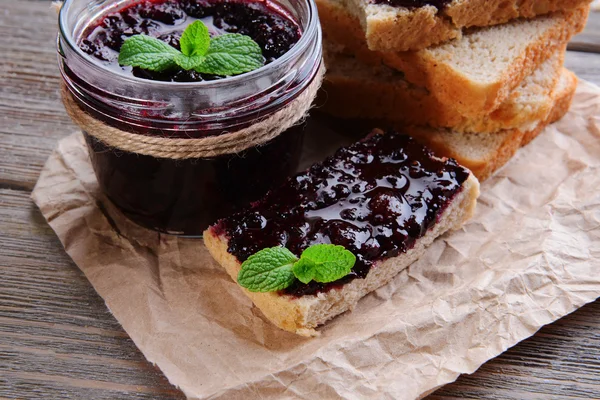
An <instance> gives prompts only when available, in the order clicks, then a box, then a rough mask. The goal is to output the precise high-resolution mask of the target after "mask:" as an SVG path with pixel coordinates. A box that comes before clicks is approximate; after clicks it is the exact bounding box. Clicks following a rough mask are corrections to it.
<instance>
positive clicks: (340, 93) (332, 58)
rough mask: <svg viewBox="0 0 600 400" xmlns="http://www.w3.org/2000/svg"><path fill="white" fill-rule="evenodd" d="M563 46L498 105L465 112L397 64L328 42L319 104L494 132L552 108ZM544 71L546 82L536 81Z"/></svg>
mask: <svg viewBox="0 0 600 400" xmlns="http://www.w3.org/2000/svg"><path fill="white" fill-rule="evenodd" d="M565 51H566V48H563V49H561V51H560V52H558V53H557V54H555V55H554V56H553V57H552V58H550V59H549V60H547V61H546V62H545V63H544V64H543V65H542V66H541V67H540V69H541V72H540V73H539V74H536V75H533V76H531V77H530V78H526V79H525V80H524V81H523V85H522V86H521V87H519V88H517V89H516V90H515V91H513V92H512V93H511V94H510V96H509V98H508V99H507V100H506V101H505V102H504V103H502V104H501V105H500V107H498V109H496V110H494V111H493V112H491V113H490V112H482V113H480V114H479V115H477V116H476V117H470V118H467V117H464V116H462V115H460V114H459V113H458V112H457V111H456V110H455V109H454V107H452V106H448V105H447V104H444V103H442V102H440V101H439V100H438V99H437V98H436V97H435V96H433V95H432V94H431V93H430V92H429V91H428V90H427V89H425V88H423V87H419V86H416V85H412V84H410V83H409V82H407V81H406V80H405V79H403V77H402V75H401V74H400V73H397V72H395V71H394V70H393V69H390V68H388V67H385V66H368V65H365V64H363V63H361V62H360V61H358V60H356V59H353V58H351V57H349V56H346V55H341V54H338V53H335V52H334V51H331V50H330V49H328V48H327V46H326V49H325V52H324V57H325V64H326V66H327V75H326V77H325V80H324V82H323V87H322V90H321V93H320V100H319V104H323V106H322V108H321V110H322V111H324V112H326V113H329V114H331V115H333V116H336V117H340V118H364V119H376V120H381V119H383V120H387V121H391V122H393V123H395V124H406V125H427V126H431V127H434V128H451V129H452V130H453V131H456V132H467V133H480V132H486V133H494V132H498V131H501V130H506V129H514V128H524V127H526V126H529V125H531V124H533V123H537V121H539V120H541V119H544V118H546V116H547V115H548V114H549V113H550V110H551V109H552V107H553V105H554V99H553V98H552V91H553V89H554V87H555V86H556V84H557V82H558V79H559V77H560V76H561V73H562V69H563V68H562V65H563V62H564V56H565ZM542 67H543V68H542ZM536 72H538V71H536ZM542 74H544V76H543V84H544V85H546V86H545V87H540V84H539V83H537V82H536V79H540V77H539V76H538V75H542ZM542 92H543V93H542ZM536 95H537V96H536ZM531 97H535V99H531Z"/></svg>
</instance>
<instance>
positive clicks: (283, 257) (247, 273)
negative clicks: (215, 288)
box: [237, 247, 298, 292]
mask: <svg viewBox="0 0 600 400" xmlns="http://www.w3.org/2000/svg"><path fill="white" fill-rule="evenodd" d="M296 261H298V258H297V257H296V256H295V255H294V254H293V253H292V252H291V251H289V250H288V249H286V248H285V247H271V248H267V249H262V250H260V251H259V252H257V253H255V254H253V255H251V256H250V257H248V259H247V260H246V261H244V262H243V263H242V269H241V270H240V272H239V274H238V279H237V281H238V283H239V284H240V286H242V287H245V288H246V289H248V290H249V291H251V292H275V291H277V290H282V289H285V288H286V287H288V286H290V285H291V284H292V283H294V280H295V279H296V277H295V276H294V273H293V272H292V267H293V266H294V263H295V262H296Z"/></svg>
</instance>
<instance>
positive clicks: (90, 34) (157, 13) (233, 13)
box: [79, 0, 301, 82]
mask: <svg viewBox="0 0 600 400" xmlns="http://www.w3.org/2000/svg"><path fill="white" fill-rule="evenodd" d="M197 20H201V21H202V22H203V23H204V24H205V25H206V26H207V27H208V28H209V33H210V35H211V37H214V36H219V35H222V34H224V33H239V34H242V35H247V36H250V37H251V38H252V39H253V40H254V41H255V42H256V43H258V45H259V46H260V48H261V49H262V52H263V56H264V58H265V63H267V64H268V63H271V62H273V61H275V60H276V59H277V58H279V57H281V56H282V55H283V54H285V53H286V52H287V51H288V50H290V49H291V48H292V46H293V45H294V44H295V43H296V42H298V40H299V39H300V35H301V32H300V28H299V27H298V24H297V23H296V22H295V21H293V19H291V17H290V16H287V15H286V14H285V12H284V11H283V9H281V8H278V7H276V5H275V3H269V2H267V1H252V0H240V1H235V0H234V1H231V0H167V1H165V0H162V1H161V0H156V1H143V2H141V3H136V4H133V5H130V6H129V7H127V8H124V9H122V10H120V11H118V12H114V13H110V14H108V15H105V16H104V17H102V18H101V20H100V21H98V22H97V23H96V24H93V25H91V26H90V27H89V28H88V29H87V30H86V31H85V32H84V34H83V39H82V40H81V41H80V43H79V47H80V48H81V49H82V50H83V51H84V52H86V53H87V54H89V55H91V56H93V57H94V58H96V59H97V60H99V61H101V62H102V63H103V64H104V65H106V67H108V68H112V69H114V70H115V71H119V72H122V73H125V74H133V75H134V76H137V77H139V78H145V79H151V80H160V81H174V82H197V81H202V80H213V79H221V78H224V77H222V76H215V75H206V74H201V73H198V72H196V71H193V70H190V71H185V70H182V69H178V68H174V69H172V70H168V71H163V72H153V71H148V70H143V69H141V68H132V67H128V66H120V65H119V63H118V61H117V60H118V57H119V51H120V49H121V46H122V45H123V42H124V41H125V39H127V38H128V37H130V36H133V35H139V34H143V35H148V36H152V37H154V38H157V39H159V40H162V41H163V42H165V43H167V44H169V45H170V46H172V47H174V48H176V49H177V50H180V46H179V41H180V39H181V35H182V33H183V31H184V30H185V28H186V27H187V26H188V25H190V24H191V23H192V22H194V21H197Z"/></svg>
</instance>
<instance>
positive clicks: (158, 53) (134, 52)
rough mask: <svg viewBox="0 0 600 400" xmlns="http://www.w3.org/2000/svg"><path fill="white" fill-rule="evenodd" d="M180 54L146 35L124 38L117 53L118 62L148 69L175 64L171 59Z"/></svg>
mask: <svg viewBox="0 0 600 400" xmlns="http://www.w3.org/2000/svg"><path fill="white" fill-rule="evenodd" d="M178 54H181V53H180V52H179V51H177V49H175V48H173V47H171V46H169V45H168V44H166V43H165V42H162V41H160V40H158V39H155V38H153V37H150V36H146V35H135V36H131V37H130V38H127V39H125V42H124V43H123V46H121V52H120V53H119V64H121V65H129V66H132V67H140V68H143V69H147V70H150V71H164V70H166V69H169V68H172V67H174V66H175V63H174V62H173V59H174V57H175V56H176V55H178Z"/></svg>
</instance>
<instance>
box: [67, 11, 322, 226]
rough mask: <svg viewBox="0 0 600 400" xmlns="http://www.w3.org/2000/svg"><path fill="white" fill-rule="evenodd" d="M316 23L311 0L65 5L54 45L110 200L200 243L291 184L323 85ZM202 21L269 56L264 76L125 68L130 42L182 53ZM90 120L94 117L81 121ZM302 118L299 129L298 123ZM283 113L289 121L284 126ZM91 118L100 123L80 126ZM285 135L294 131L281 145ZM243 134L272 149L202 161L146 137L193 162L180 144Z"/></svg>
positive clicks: (242, 148) (145, 221) (242, 147)
mask: <svg viewBox="0 0 600 400" xmlns="http://www.w3.org/2000/svg"><path fill="white" fill-rule="evenodd" d="M317 15H318V14H317V10H316V6H315V5H314V3H313V2H312V1H310V0H286V2H285V6H283V5H280V4H279V3H277V2H276V1H274V0H240V1H234V0H151V1H149V0H141V1H135V0H133V1H131V0H96V1H94V2H90V1H89V0H65V2H64V4H63V6H62V8H61V12H60V17H59V25H60V35H59V47H58V50H59V67H60V70H61V73H62V77H63V81H64V88H65V90H64V91H63V99H64V101H65V102H66V104H67V105H69V107H67V109H68V110H71V111H70V112H71V115H72V117H73V119H74V121H75V122H76V123H77V124H78V125H79V126H80V127H81V129H82V131H83V133H84V136H85V139H86V142H87V146H88V149H89V153H90V159H91V162H92V165H93V167H94V172H95V173H96V177H97V179H98V182H99V185H100V188H101V189H102V191H103V192H104V194H105V195H106V196H107V197H108V199H110V200H111V201H112V202H113V203H114V204H115V205H116V206H117V208H118V209H119V210H121V211H122V212H123V213H124V214H125V215H126V216H127V217H129V218H130V219H131V220H133V221H134V222H136V223H138V224H139V225H142V226H144V227H147V228H151V229H154V230H157V231H159V232H165V233H170V234H180V235H189V236H197V235H201V234H202V232H203V231H204V230H205V229H206V228H207V227H208V226H209V225H210V224H211V223H214V222H215V221H216V220H218V219H219V218H222V217H224V216H226V215H230V214H231V213H233V212H236V211H239V210H241V209H242V208H243V207H245V206H246V205H247V204H248V203H249V202H251V201H254V200H256V199H259V198H260V197H262V196H263V195H264V194H265V193H266V192H267V191H268V190H269V189H270V188H272V187H274V186H277V185H279V184H281V183H282V182H284V181H285V179H286V178H287V177H289V176H290V175H291V174H293V173H294V172H295V171H296V170H297V165H298V161H299V158H300V153H301V147H302V141H303V135H304V124H299V122H298V121H296V120H297V119H298V118H300V114H302V113H303V112H304V110H305V109H306V108H307V107H309V105H310V101H311V100H312V98H313V97H314V95H313V93H314V92H315V91H316V89H315V87H316V86H317V85H318V83H319V82H320V76H319V75H318V74H319V73H320V72H319V71H320V70H321V61H322V53H321V30H320V25H319V21H318V17H317ZM197 20H201V21H202V22H203V23H204V24H205V25H206V26H207V27H208V28H209V33H210V35H211V36H213V37H214V36H217V35H222V34H225V33H239V34H243V35H247V36H250V37H251V38H252V39H253V40H254V41H255V42H257V43H258V44H259V46H260V48H261V49H262V53H263V57H264V59H265V66H263V67H262V68H260V69H257V70H255V71H252V72H250V73H246V74H241V75H237V76H233V77H228V76H210V75H202V74H199V73H196V72H189V71H183V70H177V69H172V70H167V71H164V72H161V73H156V72H150V71H145V70H142V69H139V68H131V67H127V66H120V65H119V64H118V54H119V50H120V48H121V46H122V45H123V42H124V40H126V39H127V38H128V37H130V36H132V35H136V34H145V35H150V36H152V37H155V38H157V39H159V40H162V41H164V42H165V43H167V44H169V45H170V46H173V47H174V48H177V49H179V47H180V44H179V42H180V38H181V35H182V32H183V31H184V30H185V28H186V27H187V26H188V25H190V24H191V23H193V22H194V21H197ZM284 55H285V57H284ZM318 76H319V79H317V78H316V77H318ZM140 78H142V79H140ZM313 83H314V84H313ZM309 88H312V89H311V90H308V89H309ZM307 94H310V96H313V97H310V96H307ZM298 99H302V102H301V103H302V104H303V105H302V106H301V107H298V108H297V109H296V110H300V111H299V112H298V111H296V112H295V113H290V112H287V113H280V111H282V110H284V109H285V108H288V109H290V107H288V106H289V105H290V104H292V103H294V102H295V101H296V100H298ZM299 103H300V102H296V103H294V105H297V104H299ZM73 104H75V108H73ZM73 110H76V111H73ZM82 112H83V113H82ZM82 114H84V115H86V118H87V119H86V118H80V117H78V115H79V116H81V115H82ZM296 114H297V115H299V116H298V117H297V118H296V117H293V121H292V120H291V118H290V115H296ZM282 115H285V116H286V118H287V119H285V120H282V119H279V118H277V117H278V116H282ZM90 116H91V117H92V119H91V120H92V121H93V123H88V122H82V121H90V119H89V117H90ZM265 121H269V122H268V124H267V123H265ZM294 121H295V123H294ZM98 122H101V123H102V124H104V125H108V127H109V128H117V129H118V132H121V133H120V134H121V135H127V134H132V136H130V137H133V138H134V139H131V142H129V143H128V147H125V148H127V149H128V150H127V151H125V150H123V149H122V148H120V147H119V143H122V142H123V141H121V142H119V141H114V140H113V137H114V136H111V135H113V134H105V135H104V136H102V135H103V134H104V133H105V132H108V131H109V129H104V130H102V131H101V132H100V133H99V131H98V128H97V126H100V127H101V129H102V124H98ZM265 126H266V127H267V128H268V130H267V129H266V128H265ZM280 126H284V127H287V126H291V128H289V129H286V130H284V131H283V132H281V133H280V134H278V135H277V133H279V130H278V128H277V127H280ZM236 132H237V133H238V134H239V133H240V132H251V133H252V135H257V134H264V133H265V132H268V133H269V135H263V136H265V137H274V139H271V140H268V141H266V142H263V141H261V140H256V141H255V142H258V143H260V144H258V145H254V144H251V143H253V141H252V140H250V139H248V140H247V141H246V139H244V140H243V141H237V142H235V143H236V146H235V148H234V149H232V147H231V146H229V147H227V146H225V147H227V149H226V151H222V150H220V149H222V147H223V146H220V143H219V142H218V141H209V142H210V143H215V144H214V149H212V148H208V149H207V150H206V151H204V152H201V153H199V154H217V155H216V156H211V157H208V156H206V157H201V156H193V155H191V156H187V155H185V156H181V154H176V155H175V156H173V157H172V158H169V155H168V154H171V153H169V152H165V154H167V155H164V156H161V155H159V156H156V154H163V153H162V152H160V151H153V152H144V150H143V146H144V143H146V142H147V141H146V140H145V139H144V140H142V139H141V138H142V137H152V138H160V140H163V141H165V140H167V141H168V140H171V139H178V142H177V143H178V144H177V146H179V147H178V148H183V149H184V151H180V153H185V154H189V153H193V151H187V150H186V148H185V144H184V145H183V146H181V141H182V140H183V141H185V140H187V139H194V140H195V142H196V143H197V142H199V141H202V140H203V139H205V138H207V137H221V136H223V137H224V138H225V139H227V138H229V140H230V141H231V140H234V139H231V136H235V134H234V133H236ZM230 134H233V135H230ZM224 135H225V136H224ZM243 135H248V134H247V133H244V134H242V136H243ZM99 137H100V138H104V139H100V138H99ZM121 137H123V136H121ZM252 137H256V136H252ZM258 137H261V136H260V135H259V136H258ZM225 139H224V140H225ZM111 140H112V141H111ZM109 143H113V144H112V145H110V144H109ZM227 143H230V142H227ZM246 143H248V144H246ZM189 157H197V158H189Z"/></svg>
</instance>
